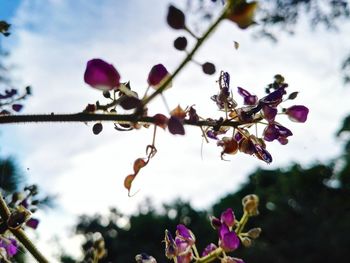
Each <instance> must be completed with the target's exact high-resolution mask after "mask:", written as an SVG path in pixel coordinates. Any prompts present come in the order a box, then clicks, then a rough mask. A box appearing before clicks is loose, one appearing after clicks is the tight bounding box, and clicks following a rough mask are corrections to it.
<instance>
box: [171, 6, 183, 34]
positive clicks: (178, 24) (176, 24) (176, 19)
mask: <svg viewBox="0 0 350 263" xmlns="http://www.w3.org/2000/svg"><path fill="white" fill-rule="evenodd" d="M167 22H168V25H169V26H170V27H171V28H173V29H184V28H185V14H184V13H183V12H182V11H181V10H180V9H178V8H176V7H175V6H173V5H170V6H169V9H168V15H167Z"/></svg>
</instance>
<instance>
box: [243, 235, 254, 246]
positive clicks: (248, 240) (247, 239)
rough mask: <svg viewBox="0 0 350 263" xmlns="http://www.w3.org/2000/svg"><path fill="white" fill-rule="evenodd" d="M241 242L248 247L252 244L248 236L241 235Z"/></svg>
mask: <svg viewBox="0 0 350 263" xmlns="http://www.w3.org/2000/svg"><path fill="white" fill-rule="evenodd" d="M241 242H242V245H243V246H245V247H250V246H251V245H252V240H251V239H250V238H249V237H242V238H241Z"/></svg>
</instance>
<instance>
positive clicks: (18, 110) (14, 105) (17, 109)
mask: <svg viewBox="0 0 350 263" xmlns="http://www.w3.org/2000/svg"><path fill="white" fill-rule="evenodd" d="M22 108H23V105H22V104H13V105H12V109H13V110H14V111H15V112H20V111H21V110H22Z"/></svg>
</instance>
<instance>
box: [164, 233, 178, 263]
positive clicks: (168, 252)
mask: <svg viewBox="0 0 350 263" xmlns="http://www.w3.org/2000/svg"><path fill="white" fill-rule="evenodd" d="M164 242H165V256H166V257H167V258H169V259H172V258H174V257H176V255H177V252H178V249H177V245H176V243H175V240H174V238H173V236H172V235H171V233H170V232H169V231H168V230H165V238H164Z"/></svg>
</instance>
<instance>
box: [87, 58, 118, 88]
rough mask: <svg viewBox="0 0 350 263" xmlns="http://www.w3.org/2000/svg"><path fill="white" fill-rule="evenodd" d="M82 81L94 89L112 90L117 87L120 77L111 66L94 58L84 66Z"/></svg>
mask: <svg viewBox="0 0 350 263" xmlns="http://www.w3.org/2000/svg"><path fill="white" fill-rule="evenodd" d="M84 81H85V82H86V83H87V84H89V85H90V86H92V87H93V88H95V89H100V90H112V89H117V88H118V87H119V85H120V82H119V81H120V75H119V73H118V71H117V70H116V69H115V67H114V66H113V65H112V64H108V63H107V62H105V61H104V60H102V59H99V58H95V59H92V60H89V61H88V63H87V65H86V70H85V73H84Z"/></svg>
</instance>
